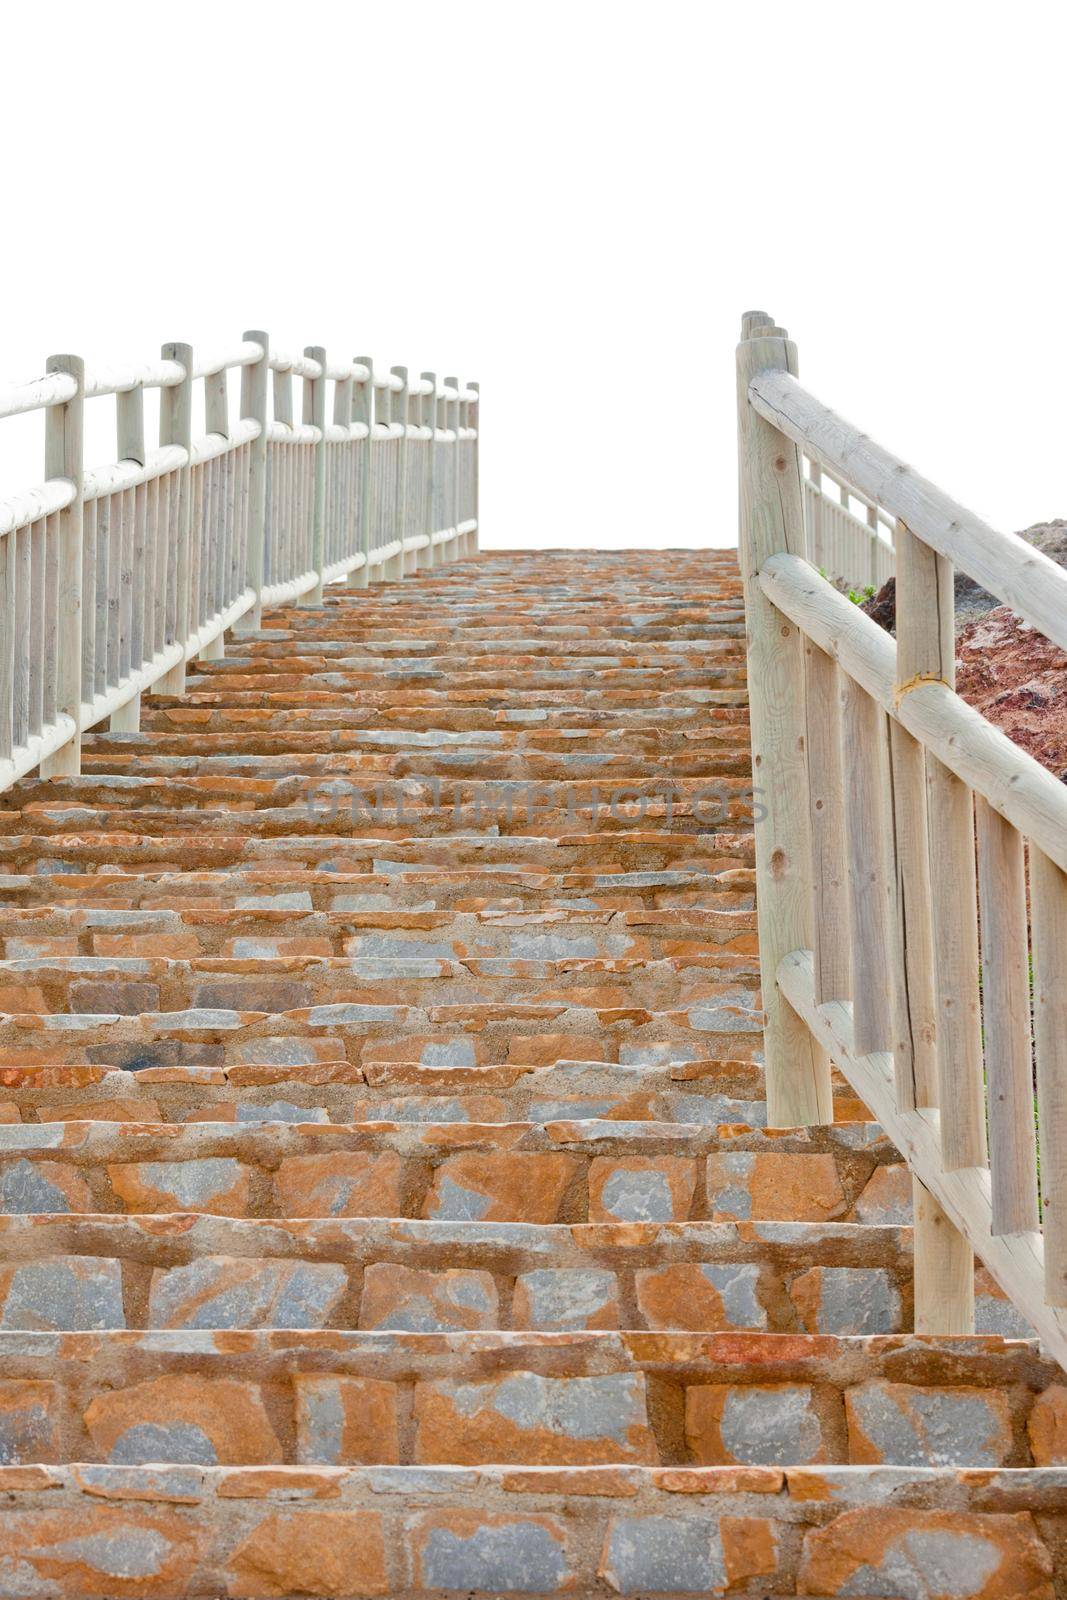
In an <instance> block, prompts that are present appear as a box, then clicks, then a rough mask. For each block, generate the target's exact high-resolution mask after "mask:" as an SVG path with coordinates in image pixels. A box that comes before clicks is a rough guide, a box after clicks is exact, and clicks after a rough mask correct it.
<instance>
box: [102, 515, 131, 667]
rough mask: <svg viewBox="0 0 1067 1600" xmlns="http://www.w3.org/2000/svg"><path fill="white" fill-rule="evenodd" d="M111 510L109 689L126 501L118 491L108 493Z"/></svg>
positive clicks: (115, 657)
mask: <svg viewBox="0 0 1067 1600" xmlns="http://www.w3.org/2000/svg"><path fill="white" fill-rule="evenodd" d="M108 499H109V500H110V502H111V513H110V516H109V518H108V543H109V549H108V559H107V668H106V674H105V679H106V684H107V687H108V688H109V689H113V688H114V687H115V685H116V684H117V683H118V681H119V657H120V650H121V641H120V638H119V633H120V628H121V608H122V547H123V543H124V536H125V524H126V500H125V497H124V495H123V494H122V493H121V492H118V493H115V494H111V495H109V496H108Z"/></svg>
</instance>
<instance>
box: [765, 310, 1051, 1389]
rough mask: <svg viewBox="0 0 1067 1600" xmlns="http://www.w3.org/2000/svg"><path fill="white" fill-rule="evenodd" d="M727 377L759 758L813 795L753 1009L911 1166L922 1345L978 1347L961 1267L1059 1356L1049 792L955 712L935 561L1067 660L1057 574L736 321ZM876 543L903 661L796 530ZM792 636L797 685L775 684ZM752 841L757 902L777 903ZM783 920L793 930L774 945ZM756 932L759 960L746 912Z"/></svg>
mask: <svg viewBox="0 0 1067 1600" xmlns="http://www.w3.org/2000/svg"><path fill="white" fill-rule="evenodd" d="M782 351H788V352H789V354H788V356H787V357H786V358H783V356H782V354H781V352H782ZM738 371H739V375H740V376H741V379H742V381H741V383H740V384H739V394H738V409H739V433H740V439H741V457H740V461H741V473H740V490H741V493H740V498H741V512H742V516H741V527H742V539H741V553H742V569H743V575H744V577H745V600H746V608H747V616H748V634H749V671H750V694H751V698H752V727H753V734H752V738H753V752H754V763H755V767H756V771H757V773H758V776H757V782H758V783H759V784H760V785H762V786H764V788H765V789H766V791H767V792H769V793H770V794H771V795H772V796H774V795H775V794H776V793H778V791H779V789H788V791H789V792H791V793H792V794H793V796H794V797H795V796H796V794H797V791H798V788H799V786H800V785H801V784H802V783H803V782H805V781H806V782H807V785H808V805H807V806H806V807H802V806H800V805H797V804H796V803H795V802H794V806H793V812H792V825H793V829H794V831H793V833H792V834H791V836H790V839H789V858H790V861H795V862H803V861H805V860H809V861H811V862H813V863H814V877H813V881H812V882H811V886H810V911H809V912H807V913H806V912H805V909H804V907H803V906H800V905H798V904H796V903H795V902H794V903H791V904H790V907H789V916H788V919H786V918H784V917H783V916H782V915H781V913H780V912H779V913H778V915H777V916H776V918H775V919H774V921H773V923H772V928H773V937H772V939H771V940H770V942H769V943H768V945H767V947H766V948H761V952H760V961H761V979H762V984H763V991H764V994H765V995H766V994H767V993H768V992H773V995H774V997H775V1005H776V1006H777V1007H779V1008H784V1009H782V1011H781V1014H782V1015H786V1016H788V1017H790V1018H792V1019H793V1024H796V1023H799V1024H800V1025H801V1027H802V1028H803V1029H805V1030H806V1031H807V1032H808V1034H809V1035H810V1039H811V1041H812V1045H813V1046H814V1047H815V1048H817V1049H820V1050H822V1051H823V1052H825V1054H826V1055H827V1056H828V1057H829V1058H830V1059H832V1060H833V1062H834V1063H836V1065H837V1066H838V1067H839V1068H840V1069H841V1070H842V1071H843V1072H844V1074H845V1076H846V1077H847V1078H848V1079H849V1081H850V1083H851V1084H852V1086H853V1087H854V1089H855V1091H856V1093H857V1094H858V1095H859V1096H860V1097H861V1098H862V1099H863V1100H864V1101H865V1102H866V1104H867V1105H868V1106H870V1108H871V1110H872V1112H873V1113H874V1115H875V1116H876V1117H877V1119H878V1121H879V1122H881V1124H882V1125H883V1127H884V1128H885V1129H886V1131H887V1133H888V1134H889V1135H890V1137H891V1138H892V1139H893V1140H894V1141H895V1143H896V1144H897V1145H898V1147H899V1148H900V1150H901V1151H902V1152H903V1154H904V1156H905V1157H906V1159H907V1160H908V1162H909V1165H910V1166H911V1169H912V1174H913V1189H914V1209H915V1274H916V1327H917V1328H918V1329H919V1330H920V1331H923V1332H927V1333H961V1332H967V1331H968V1330H970V1329H973V1325H974V1324H973V1317H974V1289H973V1253H974V1252H975V1251H976V1252H977V1253H978V1254H979V1255H980V1256H981V1257H982V1259H983V1261H984V1262H985V1264H986V1266H987V1267H988V1268H989V1270H990V1271H991V1272H992V1274H993V1275H994V1277H995V1278H996V1279H997V1280H998V1282H999V1283H1000V1285H1001V1287H1002V1288H1003V1289H1004V1290H1005V1291H1006V1292H1007V1293H1008V1294H1009V1295H1010V1296H1011V1297H1012V1298H1013V1299H1014V1301H1015V1303H1016V1305H1017V1306H1018V1307H1019V1308H1020V1310H1021V1311H1022V1312H1023V1314H1024V1315H1025V1316H1026V1317H1027V1318H1028V1320H1029V1321H1030V1322H1031V1323H1032V1324H1033V1326H1034V1327H1035V1328H1036V1329H1037V1330H1038V1332H1039V1333H1040V1335H1041V1337H1042V1338H1043V1339H1044V1340H1045V1341H1046V1342H1047V1344H1048V1346H1049V1348H1050V1350H1051V1351H1052V1352H1053V1353H1054V1354H1055V1355H1056V1356H1057V1357H1058V1358H1059V1359H1060V1360H1061V1361H1064V1360H1065V1359H1067V1310H1065V1309H1064V1308H1067V1201H1065V1199H1064V1195H1063V1192H1062V1186H1063V1182H1064V1177H1065V1175H1067V787H1065V786H1064V785H1063V784H1062V783H1061V782H1059V781H1058V779H1057V778H1056V777H1055V776H1054V775H1053V774H1052V773H1051V772H1048V771H1047V770H1046V769H1045V768H1044V767H1042V766H1041V765H1040V764H1039V763H1038V762H1036V761H1035V760H1034V759H1033V758H1032V757H1031V756H1029V755H1028V754H1027V753H1026V752H1025V751H1023V750H1021V749H1020V748H1019V747H1018V746H1017V745H1015V744H1014V743H1013V742H1012V741H1011V740H1010V739H1008V738H1007V737H1006V736H1005V735H1004V734H1003V733H1001V732H1000V731H999V730H998V729H997V728H995V727H994V726H993V725H992V724H991V723H989V722H988V721H987V720H986V719H985V718H984V717H982V716H981V714H980V713H979V712H977V711H975V710H974V709H973V708H972V707H970V706H968V705H967V704H966V703H965V702H964V701H963V700H962V699H961V698H960V696H959V695H957V694H956V692H955V662H954V657H955V637H954V615H953V588H954V585H953V575H954V572H953V568H954V563H955V564H958V565H959V566H960V567H962V569H963V570H964V571H965V572H966V573H967V574H968V575H969V576H970V577H971V578H973V579H975V580H976V581H977V582H978V583H980V584H982V586H983V587H984V588H986V589H987V590H988V591H989V592H990V593H991V594H993V595H994V596H996V597H997V598H998V599H999V600H1001V601H1003V602H1004V603H1005V604H1007V605H1010V606H1011V607H1012V608H1013V609H1014V610H1015V611H1016V612H1017V613H1018V614H1019V615H1020V616H1021V617H1022V618H1023V619H1024V621H1026V622H1027V623H1029V624H1030V625H1031V626H1033V627H1035V628H1037V629H1039V630H1040V631H1041V632H1042V633H1044V634H1045V636H1046V637H1047V638H1049V639H1051V640H1052V641H1053V642H1054V643H1056V644H1058V645H1060V646H1061V647H1062V648H1067V573H1065V572H1064V571H1063V570H1061V568H1059V567H1058V566H1056V565H1055V563H1053V562H1052V561H1050V560H1049V559H1048V558H1047V557H1046V556H1045V555H1043V554H1042V553H1041V552H1040V551H1038V550H1036V549H1033V548H1032V547H1031V546H1029V545H1027V544H1026V543H1025V541H1023V540H1020V539H1018V538H1017V537H1015V536H1014V535H1005V534H1001V533H998V532H996V530H994V529H992V528H990V527H989V526H988V525H987V524H986V523H984V522H982V520H981V519H980V518H978V517H975V516H973V515H972V514H971V513H970V512H968V511H967V510H965V508H963V507H962V506H960V505H958V504H957V503H956V502H955V501H953V500H951V499H950V498H949V497H948V496H947V495H945V494H943V493H942V492H941V490H939V489H938V488H937V487H936V486H935V485H934V484H932V483H930V482H928V481H927V480H926V479H924V478H921V477H920V476H919V475H918V474H917V473H915V472H913V471H912V470H911V469H910V468H909V467H907V466H905V465H904V463H903V462H901V461H899V460H898V459H897V458H896V457H894V456H892V455H891V454H890V453H889V452H888V451H885V450H883V449H882V448H881V447H880V446H878V445H876V444H875V443H874V442H873V441H872V440H871V439H869V438H868V437H867V436H866V435H864V434H862V433H860V432H859V430H858V429H856V428H854V427H852V426H851V425H850V424H848V423H846V422H844V421H842V419H841V418H840V417H838V416H836V415H835V414H834V413H833V412H832V411H829V410H828V409H827V408H826V407H825V406H824V405H822V404H821V403H820V402H819V401H817V400H816V399H814V397H813V396H811V395H810V394H808V393H806V391H805V390H804V389H803V388H802V387H801V385H800V383H799V382H798V380H797V377H796V357H795V352H794V349H793V346H791V345H789V344H788V343H787V341H786V340H785V335H784V333H783V332H782V330H781V329H777V328H772V327H771V326H770V319H769V318H766V317H765V316H764V315H763V314H762V313H750V314H749V315H748V316H747V317H746V318H745V319H744V320H743V323H742V342H741V345H740V346H739V351H738ZM746 379H747V382H746V381H744V380H746ZM756 419H758V422H759V424H760V425H762V427H763V429H764V430H765V432H763V433H762V434H760V433H757V421H756ZM757 438H758V440H759V444H760V449H759V451H758V452H756V451H755V450H754V449H753V447H752V441H753V440H754V439H757ZM798 450H799V451H800V452H802V453H803V456H804V457H805V458H806V459H807V461H808V462H809V469H808V475H807V477H806V478H804V479H803V501H804V504H805V507H806V513H807V514H806V519H805V523H804V527H803V528H802V529H801V530H800V531H799V532H798V531H797V530H796V528H795V526H794V525H793V524H792V523H791V522H790V520H789V518H788V517H786V518H784V519H783V517H782V516H781V515H780V514H779V513H777V512H776V510H775V508H774V506H773V505H772V504H771V503H770V501H771V496H770V493H769V490H764V488H763V487H762V486H763V485H765V484H768V483H769V481H770V472H769V467H768V463H773V464H774V466H775V467H776V468H777V470H778V474H779V482H781V481H785V482H788V479H789V467H788V464H789V463H790V462H791V461H795V460H796V452H797V451H798ZM828 484H829V485H830V486H832V487H834V488H835V489H836V493H837V498H836V499H835V498H833V497H832V496H830V495H828V493H827V485H828ZM761 494H762V495H764V499H763V500H761V498H760V496H761ZM781 503H788V502H785V501H783V502H781ZM857 503H858V505H859V507H860V512H861V515H858V516H857V515H856V514H855V511H854V509H853V508H854V506H855V505H856V504H857ZM753 507H755V510H754V511H753V509H752V508H753ZM746 508H748V509H746ZM887 527H890V528H891V529H892V532H893V549H894V554H893V559H892V566H893V568H894V570H895V574H896V579H897V585H896V640H895V642H894V639H893V638H892V637H891V636H890V635H889V634H888V633H886V632H885V631H884V630H883V629H882V628H880V627H878V626H877V625H876V624H875V623H874V622H873V621H872V620H871V619H870V618H869V617H867V616H866V615H865V614H864V613H863V612H862V611H861V610H860V609H859V607H857V606H856V605H855V604H853V603H852V601H851V600H850V599H849V598H848V597H847V596H846V595H844V594H841V593H840V592H839V591H838V589H837V588H836V587H834V585H833V584H831V583H830V582H828V581H827V579H826V578H825V577H824V576H822V575H820V572H818V571H816V569H815V566H814V565H812V564H811V563H810V562H809V560H808V559H807V557H808V554H809V549H808V539H810V541H811V546H812V555H813V557H814V559H815V561H816V564H817V565H818V566H820V567H823V568H824V569H825V570H826V571H827V572H828V573H829V574H830V575H831V576H835V577H839V576H841V575H844V576H846V577H848V578H849V579H850V580H852V581H856V580H857V579H859V578H860V577H862V575H863V574H862V570H861V569H862V567H863V562H864V560H868V561H869V563H870V564H869V566H868V567H867V569H866V571H867V572H868V574H869V581H870V582H872V583H874V582H876V581H878V577H879V574H880V573H882V572H884V571H885V570H886V566H880V565H879V563H880V562H882V561H883V559H884V558H883V552H882V548H881V547H883V546H885V545H886V540H885V538H884V530H885V529H886V528H887ZM872 552H873V553H872ZM887 565H888V562H887ZM794 629H795V630H797V633H796V635H794V632H793V630H794ZM797 636H799V637H800V638H801V639H802V640H803V641H804V644H803V651H804V655H803V666H804V670H803V674H801V672H800V671H799V670H798V660H799V657H798V652H797V651H796V649H795V646H793V644H792V641H793V640H794V638H795V637H797ZM772 638H773V640H774V644H773V648H772V646H771V644H770V640H771V639H772ZM786 640H788V641H790V649H789V658H788V666H789V670H788V677H789V683H786V682H785V679H786V676H787V672H785V671H780V672H779V673H778V675H777V678H772V676H771V675H770V674H769V673H768V671H767V668H768V664H769V661H770V659H771V658H772V656H773V654H774V653H775V652H777V653H778V654H779V655H781V654H782V651H783V641H786ZM768 652H770V654H769V653H768ZM783 663H784V656H783ZM753 677H756V678H757V679H758V680H759V681H757V682H752V681H751V680H752V678H753ZM798 682H803V686H804V705H803V708H802V711H801V710H800V709H798V708H797V707H796V706H795V704H794V701H793V699H792V698H791V695H793V694H794V693H795V690H794V687H793V686H795V684H797V683H798ZM776 697H777V698H776ZM798 725H800V726H801V727H802V731H803V736H804V737H803V740H802V741H801V743H802V745H803V748H804V750H805V753H806V754H807V757H808V762H807V764H806V765H807V770H805V763H804V762H803V761H801V760H799V759H798V751H797V748H796V747H795V745H794V743H793V741H794V738H795V737H796V735H795V733H794V730H795V729H796V728H797V727H798ZM768 727H777V729H778V736H777V738H775V739H770V738H768V737H767V735H766V732H765V730H766V729H767V728H768ZM772 811H773V807H772ZM802 825H806V832H807V840H805V839H804V838H801V837H800V836H799V835H800V830H801V826H802ZM778 826H779V832H780V831H781V824H779V825H778ZM761 827H766V825H765V824H761V825H759V826H758V827H757V830H756V898H757V906H759V905H760V904H761V902H762V901H764V900H766V899H769V900H770V901H771V903H772V905H779V906H780V905H781V900H782V884H781V881H780V872H778V871H776V867H775V863H774V862H773V860H769V859H768V852H767V850H766V849H764V850H762V851H761V849H760V830H761ZM842 831H843V833H844V838H845V845H846V851H847V890H848V892H847V896H846V895H845V894H844V893H843V882H844V881H846V880H845V879H843V875H842V871H841V835H842ZM767 838H768V840H771V839H772V838H773V835H772V834H771V833H770V832H768V835H767ZM1028 862H1029V872H1028V871H1027V863H1028ZM802 882H803V877H802V874H795V875H794V884H795V886H796V887H798V886H799V885H801V884H802ZM787 925H788V927H789V928H790V929H792V930H795V931H796V932H797V935H798V936H797V938H796V941H795V944H794V947H793V949H792V950H789V951H785V950H784V949H783V943H784V934H785V929H786V926H787ZM805 927H807V928H810V929H811V936H810V938H805V937H803V936H802V934H801V930H803V929H804V928H805ZM760 934H761V946H762V944H763V937H764V919H763V918H762V917H761V920H760ZM1031 968H1032V972H1033V999H1032V1016H1031ZM793 1024H791V1025H790V1029H789V1031H788V1032H787V1031H786V1030H785V1029H784V1028H783V1027H782V1026H781V1025H780V1024H778V1025H774V1024H773V1019H772V1020H771V1021H769V1025H768V1028H767V1031H766V1038H765V1060H766V1072H767V1080H768V1090H767V1092H768V1101H769V1103H770V1105H771V1106H772V1107H773V1106H785V1105H789V1106H791V1107H793V1108H806V1109H807V1111H808V1116H807V1118H806V1120H808V1121H812V1120H815V1117H814V1114H813V1112H814V1108H813V1107H812V1106H811V1103H810V1099H805V1094H804V1089H805V1085H806V1083H807V1081H808V1077H809V1071H810V1069H809V1066H808V1062H810V1061H811V1060H814V1059H817V1058H816V1057H814V1056H812V1055H811V1054H805V1053H804V1052H799V1053H798V1052H797V1051H796V1048H795V1027H794V1026H793ZM787 1039H788V1042H789V1046H790V1048H789V1049H788V1050H787V1049H786V1048H785V1042H786V1040H787ZM1035 1084H1036V1127H1035ZM1039 1148H1040V1156H1041V1169H1040V1187H1041V1194H1040V1197H1039V1193H1038V1187H1039V1184H1038V1164H1037V1156H1038V1149H1039Z"/></svg>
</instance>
